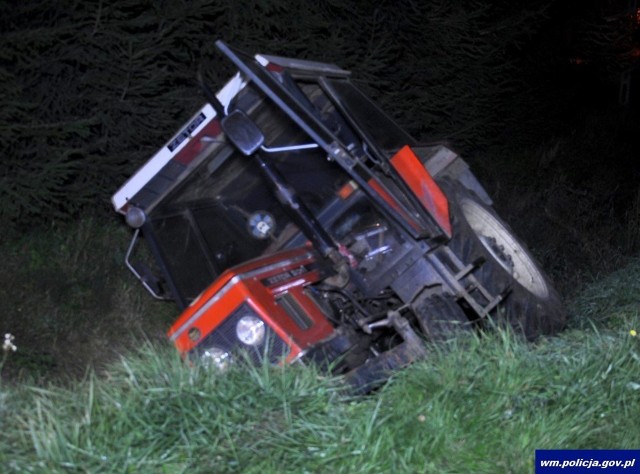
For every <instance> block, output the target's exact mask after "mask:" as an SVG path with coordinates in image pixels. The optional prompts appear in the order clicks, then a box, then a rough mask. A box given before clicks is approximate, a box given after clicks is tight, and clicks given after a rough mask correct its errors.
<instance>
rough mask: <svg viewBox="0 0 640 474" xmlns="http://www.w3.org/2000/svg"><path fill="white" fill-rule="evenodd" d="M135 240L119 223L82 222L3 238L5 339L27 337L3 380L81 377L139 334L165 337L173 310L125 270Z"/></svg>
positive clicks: (0, 284) (0, 288)
mask: <svg viewBox="0 0 640 474" xmlns="http://www.w3.org/2000/svg"><path fill="white" fill-rule="evenodd" d="M114 220H115V219H114ZM129 239H130V234H129V232H128V230H127V229H126V228H125V226H123V225H121V223H119V222H118V223H111V222H109V221H108V220H105V223H99V222H97V221H96V220H94V219H84V220H82V221H79V222H76V223H70V224H56V225H53V224H52V225H51V226H50V227H49V228H41V229H38V230H35V231H33V232H31V233H28V234H25V235H23V236H22V237H21V238H19V239H14V240H10V241H1V242H0V255H1V256H2V271H1V272H0V336H1V335H4V334H5V333H7V332H9V333H11V334H13V335H15V336H16V339H17V340H18V341H21V347H20V350H19V351H18V352H17V353H16V354H15V356H14V357H12V358H11V359H10V360H9V361H8V362H7V363H6V364H5V367H4V368H3V372H2V375H3V376H4V377H5V378H7V377H9V378H11V379H19V378H21V377H22V376H28V377H31V378H33V377H35V378H39V379H47V380H51V379H60V378H61V377H69V376H72V377H81V376H82V375H83V374H84V373H85V372H86V370H87V367H88V366H92V367H95V368H99V367H100V366H103V365H105V363H108V362H109V361H111V360H114V359H115V358H116V357H117V355H118V354H119V353H122V352H123V351H126V350H128V349H131V348H133V347H135V346H136V345H137V344H138V343H139V340H140V339H141V338H148V339H152V340H164V333H165V331H166V329H167V327H168V326H169V324H170V322H171V320H172V319H173V316H174V309H175V308H174V307H172V306H171V305H167V304H162V303H160V302H156V301H155V300H153V299H152V298H150V297H149V295H148V294H146V293H145V292H144V291H141V289H140V288H139V286H140V285H138V284H137V282H136V281H135V279H134V277H133V276H132V275H131V274H130V273H129V272H128V270H127V269H126V268H125V265H124V255H125V251H126V246H127V243H128V240H129Z"/></svg>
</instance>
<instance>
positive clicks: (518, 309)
mask: <svg viewBox="0 0 640 474" xmlns="http://www.w3.org/2000/svg"><path fill="white" fill-rule="evenodd" d="M440 184H441V186H442V190H443V191H444V193H445V194H446V195H447V198H448V199H449V210H450V215H451V223H452V228H453V236H452V238H451V241H450V242H449V247H450V248H451V250H452V251H453V252H454V253H455V254H456V256H457V257H458V258H459V259H460V260H462V261H463V262H464V263H465V264H466V263H470V262H476V261H482V262H483V263H482V264H480V265H479V266H478V268H477V269H476V270H475V271H474V275H475V277H476V278H477V279H478V280H479V281H480V283H481V284H482V285H483V286H484V287H485V288H486V289H487V290H489V291H490V292H491V293H493V294H494V295H498V294H503V293H504V294H505V295H506V296H505V298H504V300H503V301H502V302H501V303H500V304H499V305H498V307H497V309H495V310H494V311H493V312H492V317H493V320H494V321H495V322H497V323H498V324H504V323H508V324H509V325H510V326H511V327H513V328H514V329H516V330H517V331H519V332H521V333H523V334H524V336H525V337H527V338H528V339H534V338H536V337H537V336H539V335H542V334H553V333H555V332H557V331H558V330H560V329H562V328H563V327H564V325H565V322H566V316H565V311H564V308H563V305H562V301H561V299H560V296H559V295H558V293H557V292H556V291H555V289H554V288H553V285H552V283H551V282H550V280H549V278H548V277H547V276H546V275H545V273H544V272H543V270H542V269H541V268H540V266H539V265H538V264H537V263H536V261H535V259H534V258H533V256H532V255H531V253H530V252H529V250H527V248H526V246H525V245H524V243H522V242H521V241H520V239H518V238H517V237H516V236H515V235H514V233H513V231H512V230H511V229H510V228H509V226H508V225H507V224H506V223H505V222H504V221H503V220H502V219H501V218H500V217H499V216H498V215H497V214H496V213H495V211H494V210H493V208H491V207H490V206H488V205H487V204H485V203H484V202H483V201H482V200H481V199H480V198H479V197H478V196H477V195H476V194H475V193H473V192H472V191H469V190H468V189H467V188H465V187H464V186H462V185H461V184H460V183H458V182H455V181H450V180H443V182H442V183H440Z"/></svg>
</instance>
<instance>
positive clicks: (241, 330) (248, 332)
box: [236, 316, 265, 346]
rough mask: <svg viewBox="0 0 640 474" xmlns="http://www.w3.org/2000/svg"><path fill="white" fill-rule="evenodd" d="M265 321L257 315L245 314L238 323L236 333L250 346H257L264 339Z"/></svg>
mask: <svg viewBox="0 0 640 474" xmlns="http://www.w3.org/2000/svg"><path fill="white" fill-rule="evenodd" d="M264 333H265V327H264V321H262V320H261V319H260V318H256V317H255V316H243V317H242V318H240V321H238V324H237V325H236V335H237V336H238V339H240V341H241V342H242V343H244V344H246V345H248V346H257V345H258V344H260V343H261V342H262V341H264Z"/></svg>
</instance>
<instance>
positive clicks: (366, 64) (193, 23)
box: [0, 0, 640, 343]
mask: <svg viewBox="0 0 640 474" xmlns="http://www.w3.org/2000/svg"><path fill="white" fill-rule="evenodd" d="M637 7H638V6H637V4H636V2H635V1H627V0H615V1H614V0H564V1H562V0H555V1H551V0H530V1H526V2H525V1H509V0H493V1H491V0H433V1H426V0H425V1H409V0H404V1H375V2H373V1H370V0H369V1H364V0H363V1H351V2H345V1H338V0H321V1H316V2H306V1H295V0H264V1H257V0H256V1H240V2H232V1H229V2H223V1H205V0H200V1H198V0H196V1H166V2H163V1H142V0H114V1H110V2H105V1H101V0H87V1H82V2H80V1H69V0H64V1H59V2H50V1H25V2H8V1H0V11H2V15H0V32H1V33H0V38H1V41H0V84H1V89H0V90H1V96H0V153H1V155H0V229H1V230H0V240H1V245H2V248H1V249H0V252H1V253H2V255H3V262H4V265H3V272H0V279H1V280H0V286H1V287H2V288H4V290H3V291H4V292H5V295H3V298H2V303H0V311H1V313H0V314H1V316H0V317H2V318H3V319H4V321H3V323H5V326H6V327H7V328H8V329H10V328H13V329H12V330H13V331H14V332H16V333H18V334H19V335H21V336H22V337H23V338H26V339H28V340H33V341H39V340H40V338H39V336H37V335H35V333H36V332H37V331H40V329H38V328H40V325H41V322H38V323H33V322H29V323H27V322H25V321H28V320H26V319H25V316H24V313H21V312H19V311H18V310H17V307H18V306H19V303H17V302H16V301H25V300H29V299H33V298H34V297H37V295H42V294H46V295H50V296H48V298H49V300H47V301H49V303H47V304H51V305H56V304H57V305H58V308H59V307H60V305H69V304H70V303H69V301H71V302H72V303H73V304H72V306H73V305H75V307H76V308H75V309H72V310H71V311H73V312H74V314H76V316H75V317H76V319H74V324H80V325H81V324H82V321H83V320H85V319H88V318H91V317H94V318H95V317H101V316H100V315H99V314H98V315H97V316H90V315H91V314H92V311H93V312H94V313H95V312H96V308H99V307H102V306H103V305H104V301H113V300H114V298H115V297H113V296H111V294H112V289H111V287H109V286H108V285H109V284H112V285H113V284H117V283H113V282H114V281H115V282H120V281H129V280H130V279H131V277H130V276H129V275H128V274H127V273H125V272H124V271H122V272H119V273H118V272H114V270H113V269H112V267H111V266H109V265H110V264H109V265H107V266H105V267H104V268H105V270H104V271H105V272H109V274H108V275H105V274H104V273H99V272H97V273H91V274H90V275H89V278H84V277H81V276H82V275H85V273H83V272H87V270H86V268H85V267H86V266H87V265H91V266H92V267H93V268H100V265H101V263H100V262H104V261H108V262H111V260H114V261H115V260H116V257H117V260H118V262H117V265H118V267H117V268H123V265H122V263H121V260H120V257H121V255H120V253H118V252H120V249H123V248H124V247H125V246H126V244H127V239H128V234H127V231H126V229H125V228H124V223H123V222H122V220H121V218H120V217H119V216H116V215H115V213H114V212H113V210H112V209H111V206H110V203H109V198H110V196H111V195H112V194H113V193H114V192H115V190H116V189H117V188H118V187H119V186H120V185H121V184H122V183H123V182H124V181H125V180H126V179H127V178H128V177H129V176H130V175H131V174H132V173H133V172H134V171H135V170H136V169H137V168H138V167H139V166H140V165H142V164H143V163H144V162H145V161H146V160H147V159H148V158H149V157H150V156H151V155H153V154H154V153H155V151H156V150H157V149H158V148H159V147H160V146H162V144H163V143H164V142H165V141H166V140H167V139H168V138H169V137H170V136H171V135H172V134H173V133H174V132H175V131H176V130H177V128H178V127H180V125H181V124H182V123H184V121H185V120H187V119H188V118H189V117H190V116H191V115H192V114H193V113H194V112H195V111H196V110H197V109H198V108H199V107H200V106H201V104H202V103H203V102H204V97H203V95H202V93H201V92H200V90H199V88H198V87H197V85H196V81H195V78H196V72H197V71H198V69H199V68H201V69H202V70H203V71H204V73H205V76H206V78H207V80H208V82H209V83H210V84H211V85H212V86H213V87H214V88H217V87H219V86H220V85H222V84H223V83H224V82H225V81H226V80H227V79H228V77H229V75H230V74H231V72H232V69H231V67H230V65H229V64H228V63H227V62H225V60H224V59H223V58H221V56H220V55H219V54H217V53H216V51H215V48H214V46H213V43H214V41H215V40H216V39H223V40H224V41H226V42H227V43H229V44H231V45H234V46H236V47H240V48H242V49H245V50H246V51H248V52H252V53H255V52H263V53H269V54H276V55H281V56H293V57H300V58H306V59H312V60H319V61H326V62H333V63H336V64H338V65H340V66H341V67H343V68H346V69H350V70H352V71H353V77H354V79H355V81H356V82H357V83H358V84H359V85H360V86H361V87H362V88H363V89H364V90H365V91H366V92H368V93H369V94H370V95H372V96H373V97H374V99H375V100H377V101H378V102H379V103H380V105H381V106H382V107H383V109H385V110H386V111H388V112H389V113H390V114H391V115H393V116H394V117H395V118H396V119H397V120H398V121H399V122H400V124H401V125H403V126H404V127H406V128H407V129H408V130H409V131H410V132H411V133H412V134H413V135H415V136H416V137H418V138H419V139H421V140H422V141H425V142H434V141H444V142H446V143H448V144H449V146H451V147H452V148H454V149H456V150H457V151H459V152H460V153H461V154H462V155H463V156H464V157H465V159H467V161H468V162H469V163H470V164H471V165H472V168H473V170H474V171H475V172H476V173H477V174H478V175H479V177H480V178H481V180H482V181H483V183H485V184H486V186H487V188H488V190H489V191H490V193H491V194H492V196H493V197H494V199H495V202H496V207H497V208H498V210H499V212H500V213H501V214H502V215H503V217H504V218H505V219H506V220H507V221H508V222H509V223H510V224H511V225H512V227H514V229H515V231H516V232H517V233H518V234H520V235H521V236H523V238H524V239H525V240H526V241H527V243H528V244H529V246H530V247H531V248H532V250H533V252H534V253H535V254H536V256H537V257H538V259H539V260H540V261H541V262H542V264H543V266H544V267H545V268H546V269H547V271H548V272H549V273H550V274H551V275H552V277H553V278H554V279H555V281H556V284H557V286H558V287H559V289H560V290H561V292H562V293H563V294H564V295H565V296H566V297H567V298H568V299H569V298H570V297H571V295H573V294H575V292H576V291H577V290H578V289H579V288H580V287H581V285H583V284H584V283H585V282H587V281H591V280H593V279H594V278H598V277H599V276H601V275H603V274H606V273H607V272H610V271H611V270H613V269H615V268H618V267H621V266H624V265H625V263H626V262H628V261H629V259H630V258H633V257H634V256H636V255H637V252H638V250H639V249H640V160H639V158H640V138H639V137H640V125H639V121H638V114H639V113H640V80H639V79H638V71H639V68H638V65H639V60H640V59H639V57H640V38H639V31H640V13H639V11H638V10H637ZM623 86H624V87H625V88H626V89H625V90H627V91H628V94H622V95H621V87H623ZM87 221H90V222H99V223H103V224H104V227H102V228H101V229H100V237H99V239H97V238H95V237H94V236H93V234H91V232H95V229H94V230H93V231H91V232H90V231H86V232H85V233H86V234H87V236H88V237H87V238H86V241H83V242H82V246H83V250H82V251H83V252H85V253H82V255H85V254H86V255H90V258H89V257H87V258H88V260H87V259H78V266H77V267H76V268H75V270H74V269H73V267H69V268H68V269H67V270H65V272H67V273H64V272H62V271H61V270H60V268H59V267H60V265H58V267H55V268H49V267H47V266H46V262H47V261H48V260H52V259H53V257H52V255H58V257H57V258H64V257H63V256H64V255H65V254H64V252H69V253H70V254H72V255H76V256H77V255H79V253H78V252H79V249H78V248H79V246H80V243H79V242H78V238H77V232H80V231H79V230H78V229H84V228H85V227H83V226H85V225H86V224H83V223H86V222H87ZM82 232H84V231H82ZM65 233H66V234H65ZM67 234H68V235H69V236H71V237H65V235H67ZM48 235H50V236H52V237H51V238H50V239H49V241H48V242H47V239H48V237H47V236H48ZM83 235H84V234H83ZM34 236H35V237H34ZM43 236H44V237H43ZM56 239H57V240H56ZM34 242H35V243H34ZM60 242H63V244H64V245H62V244H60ZM54 243H57V244H56V245H58V244H59V245H58V247H56V248H55V249H54V248H53V247H50V246H52V245H54ZM61 249H63V250H61ZM109 249H113V250H111V251H110V250H109ZM116 249H117V250H116ZM110 252H111V253H110ZM21 259H22V260H21ZM25 259H26V260H25ZM67 260H69V259H67ZM65 268H66V267H65ZM113 268H116V267H113ZM87 282H88V283H87ZM107 282H111V283H109V284H107ZM21 288H22V289H21ZM69 288H72V289H69ZM113 291H115V290H113ZM56 295H57V296H56ZM60 295H62V296H60ZM67 296H68V297H67ZM43 304H44V303H43ZM107 306H108V305H107ZM111 306H113V304H112V305H111ZM29 313H32V312H29ZM36 313H37V312H36ZM98 313H99V311H98ZM56 314H57V313H56ZM33 318H34V320H35V319H36V318H38V316H37V314H35V313H34V314H33ZM51 318H52V319H53V320H56V316H51ZM57 318H58V320H59V319H60V318H64V317H63V316H57ZM38 321H41V318H40V319H38ZM54 326H55V324H54ZM56 327H58V326H56ZM65 327H66V326H64V325H59V328H58V329H55V331H57V332H59V333H60V334H64V336H60V337H61V338H62V339H61V340H62V341H63V343H64V341H65V339H64V338H65V337H67V336H66V334H67V333H68V332H69V331H67V330H66V329H64V328H65ZM47 328H48V329H47V330H52V329H51V328H50V327H49V326H47ZM8 329H4V330H8ZM65 331H67V332H65ZM105 337H106V336H105Z"/></svg>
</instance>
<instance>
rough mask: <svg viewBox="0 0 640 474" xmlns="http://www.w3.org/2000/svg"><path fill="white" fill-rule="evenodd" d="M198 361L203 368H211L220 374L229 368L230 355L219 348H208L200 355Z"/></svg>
mask: <svg viewBox="0 0 640 474" xmlns="http://www.w3.org/2000/svg"><path fill="white" fill-rule="evenodd" d="M200 361H201V362H202V364H203V365H204V366H205V367H213V368H216V369H218V370H220V371H222V372H224V371H225V370H227V369H228V368H229V364H230V363H231V355H230V354H229V353H228V352H227V351H225V350H224V349H221V348H219V347H215V346H214V347H209V348H207V349H205V350H204V351H203V352H202V353H201V354H200Z"/></svg>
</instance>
